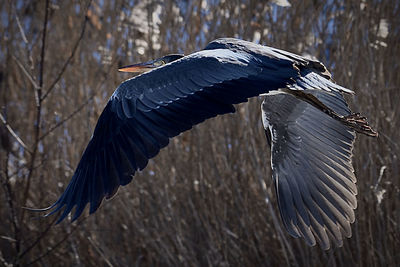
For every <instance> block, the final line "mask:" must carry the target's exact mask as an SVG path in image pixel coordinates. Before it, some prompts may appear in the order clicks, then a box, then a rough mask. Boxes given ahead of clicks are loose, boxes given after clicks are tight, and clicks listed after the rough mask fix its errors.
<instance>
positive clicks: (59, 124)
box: [39, 93, 96, 141]
mask: <svg viewBox="0 0 400 267" xmlns="http://www.w3.org/2000/svg"><path fill="white" fill-rule="evenodd" d="M95 96H96V93H94V94H92V95H91V96H89V97H88V98H87V99H86V100H85V101H84V102H83V103H82V104H81V105H80V106H79V107H78V108H77V109H76V110H74V111H73V112H72V113H71V114H69V115H68V116H67V117H66V118H65V119H63V120H61V121H60V122H58V123H56V124H55V125H53V126H52V127H50V129H49V130H48V131H47V132H45V133H44V134H42V136H40V138H39V141H41V140H43V139H44V138H45V137H46V136H48V135H49V134H50V133H52V132H53V131H54V130H55V129H57V128H58V127H60V126H61V125H63V124H64V123H65V122H67V121H68V120H70V119H71V118H72V117H74V116H75V115H76V114H77V113H79V111H81V110H82V109H83V108H84V107H85V106H86V105H87V104H88V103H89V102H90V100H92V99H93V97H95Z"/></svg>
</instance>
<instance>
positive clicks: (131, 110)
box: [42, 38, 378, 250]
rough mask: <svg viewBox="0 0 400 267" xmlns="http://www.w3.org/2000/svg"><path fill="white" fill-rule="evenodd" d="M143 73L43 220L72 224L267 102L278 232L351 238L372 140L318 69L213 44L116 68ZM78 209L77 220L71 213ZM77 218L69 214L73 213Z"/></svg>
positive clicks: (228, 42) (107, 112) (293, 58)
mask: <svg viewBox="0 0 400 267" xmlns="http://www.w3.org/2000/svg"><path fill="white" fill-rule="evenodd" d="M119 71H122V72H133V73H139V74H138V75H136V76H134V77H133V78H130V79H128V80H126V81H124V82H122V83H121V84H120V85H119V86H118V88H117V89H116V90H115V91H114V93H113V94H112V95H111V97H110V98H109V100H108V102H107V104H106V106H105V108H104V110H103V112H102V113H101V115H100V117H99V119H98V121H97V124H96V127H95V129H94V132H93V135H92V137H91V139H90V141H89V143H88V145H87V147H86V149H85V151H84V152H83V155H82V157H81V160H80V161H79V163H78V165H77V168H76V170H75V172H74V174H73V176H72V178H71V181H70V183H69V184H68V186H67V188H66V189H65V191H64V193H63V194H62V195H61V196H60V197H59V198H58V200H57V201H56V202H55V203H54V204H53V205H51V206H50V207H48V208H46V209H42V211H43V210H47V211H49V212H48V213H47V214H46V215H45V216H49V215H52V214H55V213H57V214H58V216H59V217H58V218H57V223H60V222H61V221H63V220H64V219H65V218H66V217H67V216H68V215H69V214H71V216H72V221H74V220H76V219H77V218H78V217H80V215H81V214H82V212H83V211H84V209H85V207H86V206H87V205H90V208H89V213H90V214H92V213H94V212H95V211H96V210H97V209H98V208H99V206H100V204H101V203H102V201H103V199H109V198H111V197H112V196H114V195H115V193H116V192H117V189H118V188H119V187H120V186H125V185H127V184H128V183H130V182H131V181H132V178H133V176H134V175H135V173H136V172H138V171H140V170H143V169H144V168H145V167H146V165H147V164H148V161H149V159H151V158H153V157H155V156H156V155H157V154H158V153H159V151H160V150H161V149H162V148H164V147H166V146H167V145H168V143H169V140H170V139H171V138H173V137H175V136H177V135H179V134H180V133H182V132H185V131H187V130H190V129H191V128H192V127H193V126H195V125H197V124H199V123H201V122H203V121H205V120H207V119H209V118H212V117H215V116H217V115H222V114H227V113H234V112H235V106H234V105H235V104H238V103H242V102H247V101H248V99H249V98H252V97H258V96H261V97H264V100H263V102H262V104H261V118H262V123H263V127H264V129H263V130H264V131H265V134H266V139H267V143H268V145H269V147H270V150H271V167H272V179H273V185H274V187H275V192H276V195H277V203H278V208H279V211H280V215H281V219H282V222H283V225H284V227H285V229H286V230H287V232H288V233H289V234H290V235H291V236H293V237H295V238H303V239H304V240H305V242H306V244H308V245H309V246H314V245H316V244H317V243H318V244H319V245H320V247H321V248H322V249H324V250H327V249H329V248H330V247H331V243H333V244H336V245H337V246H339V247H340V246H342V245H343V239H344V238H343V237H351V235H352V231H351V223H353V222H354V220H355V213H354V210H355V209H356V207H357V199H356V195H357V187H356V177H355V174H354V168H353V166H352V156H353V153H352V150H353V145H354V140H355V136H356V132H359V133H363V134H366V135H368V136H377V135H378V133H377V132H376V131H375V130H374V129H373V128H372V127H371V126H369V124H368V122H367V119H366V118H365V117H363V116H361V115H360V114H358V113H352V112H351V110H350V108H349V106H348V104H347V102H346V100H345V99H344V96H343V95H344V94H354V92H353V91H352V90H350V89H347V88H345V87H343V86H340V85H339V84H337V83H336V82H335V81H334V80H333V79H332V77H331V74H330V72H329V71H328V70H327V68H326V67H325V66H324V65H323V64H322V63H321V62H319V61H317V60H314V59H309V58H306V57H303V56H300V55H296V54H293V53H291V52H287V51H284V50H280V49H276V48H272V47H268V46H263V45H260V44H255V43H252V42H248V41H244V40H240V39H235V38H219V39H216V40H214V41H212V42H210V43H209V44H208V45H207V46H206V47H205V48H204V49H203V50H200V51H197V52H194V53H192V54H189V55H187V56H184V55H182V54H170V55H167V56H164V57H161V58H158V59H155V60H151V61H148V62H144V63H139V64H134V65H129V66H126V67H122V68H120V69H119ZM73 210H74V213H73ZM72 213H73V215H72Z"/></svg>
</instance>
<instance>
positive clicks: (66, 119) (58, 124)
mask: <svg viewBox="0 0 400 267" xmlns="http://www.w3.org/2000/svg"><path fill="white" fill-rule="evenodd" d="M117 60H118V58H117V57H115V59H114V62H112V63H111V64H110V67H109V69H108V70H107V72H106V75H105V76H104V78H103V80H102V81H101V82H100V83H99V86H98V87H97V88H96V90H95V92H94V93H93V94H92V95H90V96H89V97H88V98H87V99H86V100H85V101H84V102H83V103H82V104H81V105H80V106H79V107H78V108H77V109H76V110H74V111H73V112H72V113H71V114H69V115H68V116H67V117H66V118H65V119H63V120H61V121H60V122H58V123H56V124H55V125H53V126H51V127H50V129H49V130H48V131H47V132H45V133H44V134H42V136H41V137H40V138H39V141H41V140H43V139H44V138H45V137H46V136H48V135H49V134H50V133H52V132H53V131H54V130H55V129H57V128H58V127H60V126H62V125H63V124H64V123H66V122H67V121H68V120H70V119H71V118H72V117H74V116H75V115H76V114H77V113H79V112H80V111H81V110H82V109H83V108H84V107H85V106H86V105H87V104H88V103H89V102H90V101H91V100H92V99H93V98H94V97H95V96H96V94H97V93H98V92H99V90H98V88H99V87H100V86H102V85H103V84H104V81H105V80H107V78H108V75H109V73H110V70H111V68H112V67H113V66H114V64H115V62H116V61H117Z"/></svg>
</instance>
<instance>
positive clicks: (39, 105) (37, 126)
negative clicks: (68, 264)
mask: <svg viewBox="0 0 400 267" xmlns="http://www.w3.org/2000/svg"><path fill="white" fill-rule="evenodd" d="M49 2H50V0H47V1H46V10H45V15H44V21H43V36H42V50H41V54H40V71H39V86H38V87H37V88H36V91H35V100H36V119H35V122H34V127H35V133H34V139H33V140H35V142H34V146H33V151H32V156H31V160H30V164H29V173H28V176H27V181H26V186H25V189H24V193H23V195H22V196H23V201H22V203H23V204H22V205H23V206H26V201H27V199H28V193H29V188H30V184H31V178H32V175H33V170H34V166H35V159H36V154H37V150H38V146H39V142H40V140H39V135H40V124H41V114H42V103H41V98H42V87H43V73H44V58H45V51H46V49H45V48H46V32H47V23H48V18H49ZM24 215H25V210H22V211H21V220H20V221H21V222H22V221H23V220H24ZM17 253H18V254H19V253H20V252H19V251H17Z"/></svg>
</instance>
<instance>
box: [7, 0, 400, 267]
mask: <svg viewBox="0 0 400 267" xmlns="http://www.w3.org/2000/svg"><path fill="white" fill-rule="evenodd" d="M399 14H400V1H390V0H386V1H385V0H368V1H366V0H362V1H344V0H343V1H339V0H329V1H315V0H307V1H291V0H289V1H288V0H274V1H245V0H241V1H228V0H220V1H218V0H210V1H205V0H203V1H190V0H187V1H176V0H175V1H173V0H170V1H156V0H141V1H140V0H139V1H128V0H125V1H121V0H113V1H103V0H92V1H88V0H80V1H59V0H51V1H50V0H47V1H44V0H42V1H23V0H16V1H11V0H2V1H0V33H1V34H0V119H1V122H0V141H1V149H0V203H1V204H0V218H1V219H0V265H3V266H12V265H15V266H18V265H20V266H27V265H33V266H166V265H169V266H277V265H298V266H323V265H324V266H341V265H346V266H348V265H353V266H395V265H397V264H398V263H399V261H400V254H399V253H398V251H399V249H400V226H399V223H400V193H399V186H400V179H399V178H400V175H399V168H400V166H399V165H400V164H399V163H400V161H399V157H400V131H399V127H400V118H399V117H400V105H399V101H400V91H399V86H400V75H399V73H400V63H399V62H400V15H399ZM218 37H237V38H241V39H245V40H248V41H253V42H256V43H260V44H264V45H269V46H274V47H277V48H281V49H284V50H288V51H291V52H294V53H298V54H301V55H305V56H308V57H312V58H317V59H319V60H321V61H322V62H323V63H324V64H325V65H326V66H327V67H328V69H330V70H331V72H332V74H333V77H334V79H335V80H336V81H337V82H338V83H339V84H341V85H343V86H345V87H347V88H351V89H353V90H354V91H355V92H356V95H355V96H347V99H348V101H349V103H350V106H351V107H352V109H353V111H355V112H362V114H363V115H365V116H367V117H368V118H369V121H370V124H371V125H372V126H373V127H375V129H377V130H378V131H379V134H380V136H379V138H369V137H366V136H361V135H360V136H358V138H357V141H356V144H355V149H354V155H355V156H354V158H353V161H354V166H355V170H356V175H357V177H358V188H359V194H358V201H359V206H358V208H357V210H356V218H357V220H356V222H355V223H354V224H353V225H352V229H353V237H352V238H351V239H347V240H345V241H344V246H343V247H342V248H336V247H334V248H332V249H331V250H329V251H322V250H321V249H320V248H319V247H318V246H316V247H312V248H310V247H307V246H306V244H305V243H304V242H303V241H302V240H297V239H294V238H292V237H290V236H289V235H288V234H287V233H286V232H285V231H283V232H282V230H284V229H283V228H281V227H282V223H281V220H280V218H279V212H278V209H277V205H276V196H275V192H274V188H273V184H272V179H271V169H270V155H269V153H270V151H269V148H268V147H267V143H266V140H265V136H264V133H263V128H262V124H261V113H260V104H261V101H262V98H255V99H251V100H250V101H249V103H244V104H241V105H238V106H236V107H237V111H238V112H237V113H236V114H230V115H225V116H223V117H217V118H214V119H211V120H209V121H207V122H205V123H203V124H201V125H199V126H196V127H194V129H193V130H191V131H189V132H186V133H183V134H181V135H180V136H178V137H177V138H175V139H173V140H171V143H170V145H169V146H168V147H167V148H165V149H163V150H162V151H161V153H160V154H159V155H158V156H157V157H156V158H154V159H153V160H151V161H150V163H149V165H148V166H147V168H146V169H144V170H143V171H142V172H141V173H140V174H138V175H136V176H135V177H134V180H133V182H132V183H131V184H129V185H128V186H125V187H122V188H120V189H119V192H118V194H117V195H116V196H115V197H114V198H113V200H112V201H106V202H105V203H103V205H102V206H101V208H100V209H99V210H98V211H97V212H96V213H95V214H94V215H92V216H87V213H86V214H85V215H84V216H82V218H81V219H80V220H78V221H77V222H75V223H72V224H71V223H69V222H68V221H64V222H63V223H61V224H60V225H56V226H52V224H53V223H54V219H55V217H54V216H53V217H49V218H45V219H38V218H37V214H36V213H32V212H29V211H26V210H24V209H22V207H25V206H28V207H46V206H49V205H50V204H52V203H53V202H54V201H55V200H56V199H57V198H58V196H59V195H60V194H61V193H62V192H63V190H64V189H65V187H66V185H67V184H68V182H69V180H70V178H71V176H72V174H73V171H74V169H75V167H76V165H77V163H78V161H79V159H80V157H81V153H82V151H83V150H84V148H85V146H86V145H87V143H88V140H89V138H90V136H91V134H92V131H93V129H94V126H95V123H96V121H97V119H98V117H99V115H100V113H101V111H102V109H103V107H104V106H105V103H106V102H107V100H108V98H109V96H110V95H111V94H112V92H113V91H114V90H115V88H116V87H117V86H118V84H119V83H120V82H122V81H123V80H124V79H127V78H129V77H131V75H130V74H124V73H119V72H117V68H118V67H119V66H122V65H127V64H132V63H135V62H140V61H145V60H149V59H154V58H157V57H160V56H163V55H165V54H168V53H176V52H179V53H185V54H189V53H191V52H193V51H196V50H199V49H202V48H204V47H205V45H206V44H207V43H208V42H209V41H212V40H213V39H216V38H218ZM260 178H262V179H264V181H265V184H266V187H267V193H268V199H267V200H268V201H266V195H265V194H264V191H263V189H262V187H261V186H260V183H259V179H260ZM274 218H277V222H278V223H276V221H275V222H274ZM396 262H397V264H396ZM397 266H398V265H397Z"/></svg>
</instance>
